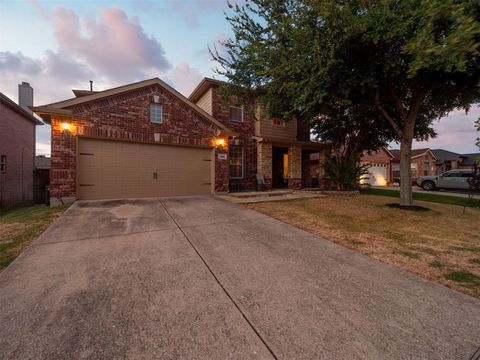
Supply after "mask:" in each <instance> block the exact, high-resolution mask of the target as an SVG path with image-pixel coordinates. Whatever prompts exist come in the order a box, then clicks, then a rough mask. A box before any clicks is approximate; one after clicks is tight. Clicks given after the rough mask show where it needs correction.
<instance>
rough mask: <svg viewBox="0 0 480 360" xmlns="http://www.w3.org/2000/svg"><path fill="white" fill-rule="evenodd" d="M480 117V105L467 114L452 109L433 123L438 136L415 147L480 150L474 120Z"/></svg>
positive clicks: (461, 151)
mask: <svg viewBox="0 0 480 360" xmlns="http://www.w3.org/2000/svg"><path fill="white" fill-rule="evenodd" d="M479 117H480V106H478V105H477V106H473V107H472V108H471V109H470V111H469V112H468V113H467V114H465V111H463V110H456V111H452V112H451V113H450V114H448V116H446V117H444V118H442V119H440V120H439V121H437V122H435V123H434V124H433V127H434V129H435V130H436V132H437V133H438V136H437V137H436V138H434V139H431V140H429V141H422V142H418V141H415V142H414V144H413V147H414V148H425V147H429V148H432V149H445V150H450V151H453V152H457V153H473V152H479V149H478V147H477V146H475V139H476V138H477V137H478V136H479V134H478V132H476V131H475V128H474V122H475V120H476V119H478V118H479ZM391 146H392V147H393V148H398V147H399V145H398V144H392V145H391Z"/></svg>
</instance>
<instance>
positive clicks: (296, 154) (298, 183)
mask: <svg viewBox="0 0 480 360" xmlns="http://www.w3.org/2000/svg"><path fill="white" fill-rule="evenodd" d="M301 187H302V147H301V146H298V145H293V146H291V147H289V148H288V188H289V189H299V188H301Z"/></svg>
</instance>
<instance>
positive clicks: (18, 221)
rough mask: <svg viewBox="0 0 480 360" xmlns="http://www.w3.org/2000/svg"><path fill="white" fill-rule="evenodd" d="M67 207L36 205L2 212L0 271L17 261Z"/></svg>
mask: <svg viewBox="0 0 480 360" xmlns="http://www.w3.org/2000/svg"><path fill="white" fill-rule="evenodd" d="M67 207H68V206H61V207H55V208H49V207H47V206H45V205H35V206H30V207H23V208H16V209H12V210H8V211H3V212H0V271H1V270H2V269H3V268H5V267H7V266H8V265H9V264H10V263H11V262H12V261H13V260H15V258H16V257H17V256H18V255H20V253H21V252H22V251H23V250H25V249H26V248H27V246H28V245H30V243H31V242H32V241H33V240H34V239H36V238H37V237H38V236H39V235H40V234H41V233H42V232H43V231H45V229H46V228H47V227H48V226H49V225H50V224H51V223H52V222H53V221H54V220H55V219H56V218H57V217H59V216H60V215H61V214H62V213H63V212H64V211H65V210H66V209H67Z"/></svg>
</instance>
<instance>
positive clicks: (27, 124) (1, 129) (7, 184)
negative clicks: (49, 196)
mask: <svg viewBox="0 0 480 360" xmlns="http://www.w3.org/2000/svg"><path fill="white" fill-rule="evenodd" d="M0 154H1V155H6V156H7V170H6V172H5V173H0V208H1V207H10V206H14V205H18V204H24V203H31V202H32V201H33V164H34V157H35V125H34V124H33V123H32V122H31V121H30V120H27V119H25V118H23V117H22V116H21V115H19V114H17V113H16V112H14V111H13V110H11V109H10V108H9V107H7V106H6V105H5V104H3V103H0Z"/></svg>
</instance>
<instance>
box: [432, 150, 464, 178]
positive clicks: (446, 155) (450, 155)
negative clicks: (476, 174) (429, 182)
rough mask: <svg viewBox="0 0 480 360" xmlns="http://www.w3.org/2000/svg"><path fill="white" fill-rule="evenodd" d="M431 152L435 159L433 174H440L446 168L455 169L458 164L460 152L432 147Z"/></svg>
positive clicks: (446, 169)
mask: <svg viewBox="0 0 480 360" xmlns="http://www.w3.org/2000/svg"><path fill="white" fill-rule="evenodd" d="M432 153H433V155H435V158H436V159H437V161H436V162H435V166H436V169H435V175H440V174H442V173H444V172H445V171H448V170H452V169H457V168H458V167H459V165H460V161H461V155H460V154H457V153H455V152H453V151H448V150H443V149H432Z"/></svg>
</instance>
